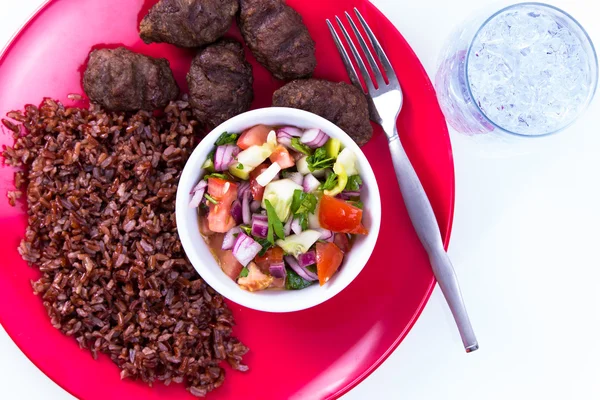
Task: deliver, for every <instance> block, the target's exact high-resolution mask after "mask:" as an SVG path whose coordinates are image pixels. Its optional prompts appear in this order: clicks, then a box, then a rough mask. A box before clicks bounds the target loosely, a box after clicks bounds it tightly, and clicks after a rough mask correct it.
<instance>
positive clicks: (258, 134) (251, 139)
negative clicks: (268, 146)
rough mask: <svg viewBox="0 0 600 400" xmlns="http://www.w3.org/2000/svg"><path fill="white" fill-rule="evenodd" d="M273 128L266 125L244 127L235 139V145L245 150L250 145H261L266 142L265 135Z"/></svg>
mask: <svg viewBox="0 0 600 400" xmlns="http://www.w3.org/2000/svg"><path fill="white" fill-rule="evenodd" d="M272 130H273V128H271V127H270V126H266V125H256V126H253V127H252V128H250V129H246V130H245V131H244V132H243V133H242V135H241V136H240V138H239V139H238V141H237V145H238V147H239V148H241V149H242V150H246V149H247V148H248V147H250V146H262V145H263V144H265V143H266V142H267V136H269V132H271V131H272Z"/></svg>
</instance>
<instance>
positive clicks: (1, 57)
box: [0, 0, 456, 400]
mask: <svg viewBox="0 0 600 400" xmlns="http://www.w3.org/2000/svg"><path fill="white" fill-rule="evenodd" d="M55 1H58V0H44V1H43V2H42V3H41V4H40V5H39V6H38V7H37V9H35V10H34V11H33V12H32V13H31V14H30V16H29V17H28V18H27V20H26V21H25V22H24V23H23V24H22V25H21V26H20V28H19V29H18V30H16V31H15V33H14V34H13V35H12V36H11V38H10V39H9V40H8V42H7V43H6V45H5V46H3V47H2V49H1V50H0V68H2V65H3V64H4V61H5V59H6V57H7V56H8V54H9V53H10V51H11V50H12V48H13V47H14V46H15V44H16V42H17V41H18V40H19V39H20V37H21V36H22V35H23V33H24V32H25V30H26V29H27V28H29V26H30V25H32V24H33V23H34V22H35V21H36V20H37V18H38V17H39V16H40V15H41V13H42V12H44V11H45V9H46V8H47V7H48V6H50V5H51V3H53V2H55ZM363 1H364V2H365V4H366V5H367V6H368V7H370V8H371V11H372V12H373V13H375V14H377V17H378V18H381V19H383V20H385V21H386V22H387V23H388V24H390V25H392V26H393V27H394V29H395V30H396V31H397V32H398V34H399V35H400V37H401V38H402V40H404V41H405V42H406V44H407V47H408V48H409V49H410V52H411V53H412V54H413V56H414V57H415V58H416V59H417V60H418V61H419V62H418V69H419V70H420V73H421V74H422V75H424V76H425V78H426V81H427V82H428V87H427V88H424V90H427V89H428V90H430V91H432V92H433V93H435V89H434V87H433V84H432V81H431V78H430V77H429V75H428V74H427V71H426V70H425V68H424V67H423V64H422V62H421V60H420V59H419V57H418V56H417V54H416V53H415V51H414V49H413V48H412V46H411V45H410V43H408V41H407V40H406V38H405V37H404V35H402V32H400V30H399V29H398V27H396V25H395V24H394V23H393V22H392V21H390V20H389V18H388V17H387V16H386V15H385V14H383V12H382V11H381V10H380V9H379V8H378V7H377V6H375V4H373V3H372V2H371V0H363ZM435 105H436V106H437V108H438V111H439V113H440V114H441V115H442V116H443V114H442V112H441V108H440V105H439V102H438V101H437V97H436V99H435ZM441 134H442V136H445V137H446V138H447V141H448V154H449V161H450V164H451V166H452V168H451V171H449V175H451V176H450V177H449V179H451V182H450V185H449V186H450V189H449V191H450V201H449V210H448V222H447V223H446V224H445V225H443V226H442V225H441V226H440V228H444V229H445V232H446V234H445V235H444V237H443V238H442V241H443V244H444V249H445V250H448V245H449V243H450V238H451V236H452V227H453V224H454V210H455V203H456V170H455V166H454V152H453V150H452V141H451V140H450V133H449V131H448V125H447V123H446V130H445V132H442V133H441ZM438 224H439V221H438ZM440 233H441V232H440ZM436 284H437V280H436V279H435V276H432V279H431V281H430V282H429V285H428V287H427V289H426V292H425V295H424V296H423V298H422V299H421V301H420V303H419V305H418V307H417V310H416V312H415V313H414V314H413V316H412V318H411V319H410V321H409V322H408V324H406V327H405V328H404V329H403V330H402V332H400V334H399V335H398V337H397V338H396V340H394V342H393V343H392V344H391V345H390V346H389V347H388V348H387V349H386V351H385V352H384V353H383V354H382V355H381V356H380V357H379V358H378V359H377V360H376V361H375V362H374V363H373V364H371V366H370V367H369V368H367V369H365V370H364V371H363V372H362V373H361V374H360V375H358V376H357V377H356V378H355V379H354V380H352V381H351V382H349V383H348V384H346V385H345V386H343V387H341V388H339V389H338V390H337V391H336V392H334V393H331V394H329V395H328V396H327V397H326V399H327V400H330V399H338V398H340V397H342V396H343V395H345V394H347V393H348V392H350V391H351V390H352V389H353V388H355V387H356V386H358V385H359V384H360V383H362V382H363V381H364V380H365V379H366V378H367V377H369V375H371V374H372V373H373V372H375V370H377V369H378V368H379V367H380V366H381V365H382V364H383V363H384V362H385V360H387V359H388V357H390V355H391V354H392V353H393V352H394V351H395V350H396V349H397V348H398V346H399V345H400V343H402V341H403V340H404V338H405V337H406V335H407V334H408V333H409V332H410V331H411V330H412V328H413V326H414V325H415V323H416V322H417V320H418V319H419V317H420V316H421V313H422V312H423V310H424V309H425V306H426V305H427V303H428V302H429V299H430V297H431V294H432V293H433V289H434V288H435V286H436ZM0 325H2V327H3V329H4V330H5V331H6V333H7V335H8V336H9V338H10V339H11V340H12V342H13V343H14V344H15V345H16V346H17V348H18V349H19V350H20V351H21V353H23V354H24V355H25V357H27V359H28V360H29V361H30V362H31V363H32V364H33V365H34V366H35V367H36V368H37V369H38V370H39V371H41V372H42V373H43V374H44V375H45V376H46V377H47V378H48V379H50V380H51V381H52V382H53V383H54V384H55V385H57V386H59V387H60V388H61V389H63V390H64V391H65V392H67V393H69V394H70V395H72V396H73V397H75V398H77V394H76V393H74V392H72V391H71V390H70V389H69V388H67V387H65V385H63V384H62V383H59V382H57V381H56V380H54V379H53V378H52V377H51V376H50V375H51V374H49V373H48V372H47V371H46V370H45V369H44V368H42V367H40V366H39V365H38V364H37V363H36V362H35V361H34V360H33V359H32V358H31V357H30V356H29V354H28V352H27V351H25V350H24V349H23V348H22V347H21V346H20V345H19V343H18V342H17V341H16V340H15V337H16V336H17V335H16V334H13V332H12V330H11V329H10V328H7V326H6V325H5V324H3V323H2V314H1V313H0Z"/></svg>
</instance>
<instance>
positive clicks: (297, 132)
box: [277, 126, 303, 137]
mask: <svg viewBox="0 0 600 400" xmlns="http://www.w3.org/2000/svg"><path fill="white" fill-rule="evenodd" d="M280 132H284V133H286V134H287V135H289V136H291V137H302V133H303V132H302V129H300V128H296V127H295V126H284V127H282V128H279V129H277V133H280Z"/></svg>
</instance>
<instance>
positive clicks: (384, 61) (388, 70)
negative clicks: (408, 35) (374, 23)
mask: <svg viewBox="0 0 600 400" xmlns="http://www.w3.org/2000/svg"><path fill="white" fill-rule="evenodd" d="M354 13H355V14H356V17H357V18H358V21H359V22H360V25H361V26H362V27H363V29H364V30H365V32H367V37H368V39H369V42H370V43H371V46H373V48H374V49H375V53H376V54H377V58H379V62H380V63H381V65H382V66H383V70H384V72H385V74H386V76H387V78H388V81H389V82H392V81H394V82H393V83H397V82H398V78H397V77H396V72H394V67H392V63H390V60H389V59H388V57H387V55H386V54H385V52H384V51H383V47H381V44H379V40H377V38H376V37H375V34H374V33H373V31H372V30H371V27H370V26H369V25H368V24H367V21H365V19H364V18H363V16H362V15H361V13H360V12H359V11H358V8H356V7H354Z"/></svg>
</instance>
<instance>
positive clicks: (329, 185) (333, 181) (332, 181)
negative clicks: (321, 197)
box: [319, 174, 337, 190]
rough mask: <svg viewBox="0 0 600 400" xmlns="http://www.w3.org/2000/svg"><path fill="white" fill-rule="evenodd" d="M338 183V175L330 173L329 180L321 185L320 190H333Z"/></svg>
mask: <svg viewBox="0 0 600 400" xmlns="http://www.w3.org/2000/svg"><path fill="white" fill-rule="evenodd" d="M336 185H337V175H336V174H330V175H329V176H328V177H327V180H326V181H325V182H324V183H322V184H321V185H320V186H319V189H320V190H331V189H333V188H334V187H335V186H336Z"/></svg>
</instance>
